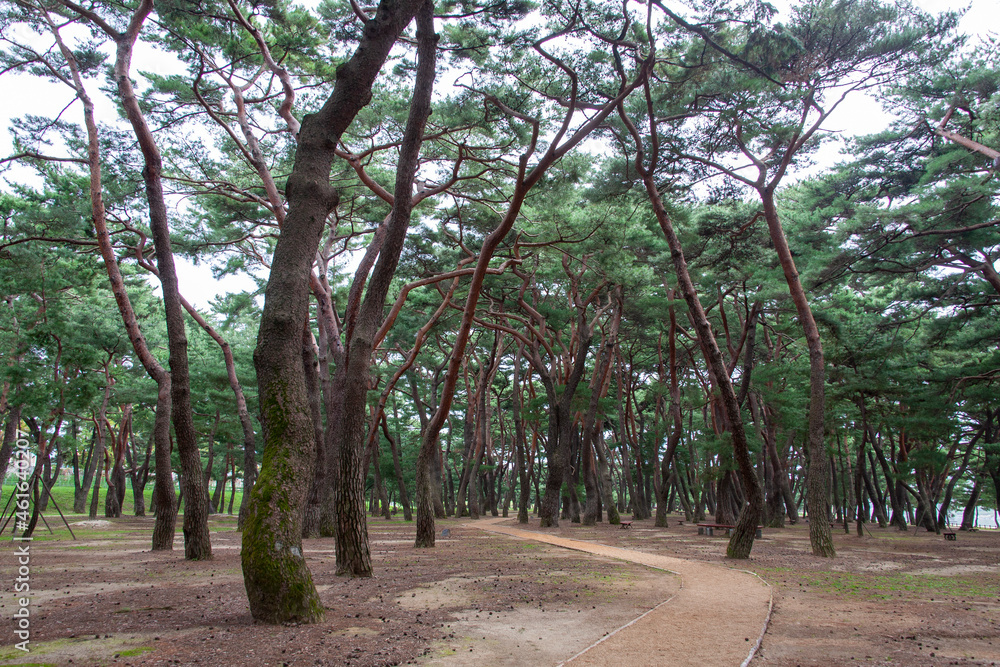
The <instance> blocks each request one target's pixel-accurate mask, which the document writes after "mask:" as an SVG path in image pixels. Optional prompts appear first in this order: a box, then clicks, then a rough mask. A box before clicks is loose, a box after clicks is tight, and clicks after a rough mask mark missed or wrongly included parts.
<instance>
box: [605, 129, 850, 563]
mask: <svg viewBox="0 0 1000 667" xmlns="http://www.w3.org/2000/svg"><path fill="white" fill-rule="evenodd" d="M620 115H621V116H622V118H623V120H625V122H626V125H627V126H628V127H629V132H630V133H631V134H632V137H633V139H634V140H635V142H636V146H637V156H636V166H637V169H638V170H639V173H640V175H641V176H642V180H643V184H644V185H645V187H646V194H647V195H648V197H649V200H650V202H651V203H652V205H653V212H654V214H655V215H656V219H657V222H659V224H660V229H661V230H662V231H663V233H664V236H666V238H667V243H668V245H669V246H670V257H671V259H672V260H673V264H674V270H675V272H676V273H677V282H678V284H679V285H680V289H681V294H682V295H683V296H684V300H685V302H686V303H687V305H688V309H689V312H690V314H691V317H692V319H693V321H694V323H695V330H696V331H697V334H698V340H699V341H700V343H701V346H702V349H703V350H704V351H705V358H706V359H705V360H706V362H707V364H708V367H709V370H710V372H711V375H712V376H713V378H714V381H715V386H716V387H717V388H718V390H719V391H720V392H721V394H722V404H723V410H724V412H725V415H726V419H727V422H728V424H727V425H728V427H729V429H730V432H731V434H732V443H733V454H734V456H735V458H736V462H737V465H738V466H739V470H740V477H741V479H742V481H743V486H744V489H745V492H746V496H747V504H746V506H745V507H744V508H743V510H742V511H741V512H740V516H739V518H738V519H737V521H736V528H735V529H734V530H733V534H732V536H731V537H730V540H729V546H728V547H727V549H726V555H727V556H728V557H729V558H748V557H749V556H750V551H751V550H752V548H753V541H754V536H755V534H756V532H757V524H758V523H759V521H760V518H761V515H762V513H763V509H764V494H763V490H762V489H761V486H760V482H759V480H758V479H757V474H756V472H755V471H754V468H753V462H752V460H751V459H750V447H749V444H748V442H747V438H746V431H745V430H744V427H743V416H742V414H741V413H740V408H739V403H738V401H737V398H736V393H735V391H734V390H733V384H732V381H731V379H730V376H729V372H728V369H727V367H726V365H725V363H724V362H723V360H722V353H721V351H720V350H719V346H718V344H717V342H716V340H715V335H714V334H713V332H712V328H711V325H710V324H709V322H708V318H707V317H706V315H705V311H704V309H703V308H702V305H701V301H699V299H698V294H697V292H696V291H695V287H694V283H693V282H692V280H691V276H690V274H689V272H688V268H687V261H686V260H685V258H684V252H683V250H682V248H681V243H680V240H679V239H678V237H677V234H676V233H675V231H674V228H673V222H672V221H671V219H670V216H669V214H668V213H667V210H666V208H665V207H664V205H663V201H662V199H661V197H660V194H659V190H658V189H657V187H656V182H655V181H654V179H653V169H654V168H655V164H656V154H655V152H654V154H653V158H652V163H653V164H652V165H651V166H650V167H649V168H647V167H646V166H645V165H644V164H643V161H644V159H645V158H644V157H643V153H642V150H641V146H642V137H640V136H639V133H638V131H637V130H636V129H635V126H634V125H632V123H631V121H629V120H628V119H627V117H625V115H624V109H620ZM653 122H655V121H653ZM652 131H653V133H654V134H655V128H653V130H652ZM820 408H821V410H822V405H820ZM820 415H821V419H820V426H821V427H822V411H821V412H820ZM827 529H828V530H829V526H827ZM831 544H832V543H831Z"/></svg>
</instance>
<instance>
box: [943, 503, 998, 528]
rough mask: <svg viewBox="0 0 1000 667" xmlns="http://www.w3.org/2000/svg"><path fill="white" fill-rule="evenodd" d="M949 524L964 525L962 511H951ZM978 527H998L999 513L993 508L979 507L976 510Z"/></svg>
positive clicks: (976, 524)
mask: <svg viewBox="0 0 1000 667" xmlns="http://www.w3.org/2000/svg"><path fill="white" fill-rule="evenodd" d="M948 525H950V526H961V525H962V513H961V512H949V513H948ZM975 527H976V528H994V529H995V528H997V515H996V514H995V513H994V512H993V510H991V509H986V508H985V507H979V508H977V510H976V522H975Z"/></svg>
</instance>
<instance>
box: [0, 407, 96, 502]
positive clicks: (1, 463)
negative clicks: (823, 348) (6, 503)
mask: <svg viewBox="0 0 1000 667" xmlns="http://www.w3.org/2000/svg"><path fill="white" fill-rule="evenodd" d="M23 408H24V406H23V405H22V404H21V403H16V404H13V405H11V406H10V408H9V409H8V411H7V419H6V421H5V422H4V427H3V444H2V445H0V484H3V480H4V479H6V478H7V467H8V466H9V465H10V457H11V454H12V453H13V452H14V443H15V442H17V435H18V429H20V427H21V410H22V409H23ZM88 482H89V480H88V481H87V482H84V484H85V485H87V486H89V484H88ZM84 501H86V492H85V493H84ZM82 510H83V508H82V507H81V508H80V509H79V510H76V509H74V511H77V512H79V511H82Z"/></svg>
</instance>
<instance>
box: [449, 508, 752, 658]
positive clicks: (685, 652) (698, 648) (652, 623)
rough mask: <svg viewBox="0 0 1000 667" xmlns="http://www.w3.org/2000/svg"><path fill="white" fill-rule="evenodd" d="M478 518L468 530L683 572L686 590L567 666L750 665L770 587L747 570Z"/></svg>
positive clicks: (500, 520) (503, 520)
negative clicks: (472, 528)
mask: <svg viewBox="0 0 1000 667" xmlns="http://www.w3.org/2000/svg"><path fill="white" fill-rule="evenodd" d="M507 521H508V520H506V519H492V520H481V521H477V522H475V523H474V524H467V525H468V526H469V527H475V528H479V529H481V530H486V531H490V532H494V533H501V534H503V535H509V536H511V537H517V538H521V539H526V540H535V541H537V542H544V543H546V544H552V545H555V546H559V547H564V548H566V549H574V550H577V551H583V552H586V553H592V554H596V555H599V556H604V557H607V558H617V559H620V560H625V561H629V562H632V563H638V564H640V565H645V566H647V567H652V568H657V569H660V570H666V571H669V572H673V573H675V574H677V575H679V576H680V578H681V581H682V584H681V590H680V591H679V592H678V593H677V594H676V595H674V596H673V597H671V598H670V599H668V600H665V601H663V602H662V603H661V604H659V605H658V606H656V607H655V608H653V609H651V610H650V611H648V612H647V613H645V614H643V615H642V616H640V617H639V618H637V619H635V620H634V621H632V622H631V623H629V624H627V625H625V626H623V627H621V628H619V629H618V630H617V631H615V632H613V633H611V634H609V635H608V636H606V637H604V638H603V639H601V640H600V641H598V642H597V643H595V644H593V645H592V646H590V647H589V648H587V649H585V650H583V651H581V652H580V653H578V654H577V655H576V656H574V657H572V658H570V659H569V660H567V661H566V662H565V663H563V664H571V665H573V667H577V666H579V667H583V666H585V665H612V664H627V665H663V664H670V665H677V666H678V667H681V666H685V665H691V666H692V667H704V666H705V665H746V664H747V663H749V661H750V659H751V658H752V657H753V654H754V652H755V651H756V650H757V647H758V646H759V645H760V641H761V639H762V638H763V636H764V630H765V629H766V627H767V621H768V618H769V616H770V611H771V604H772V599H771V589H770V587H769V586H768V585H767V584H766V583H765V582H764V581H763V580H762V579H760V578H759V577H757V576H756V575H754V574H751V573H749V572H744V571H741V570H734V569H730V568H725V567H719V566H717V565H709V564H706V563H699V562H695V561H690V560H682V559H680V558H672V557H670V556H658V555H655V554H648V553H643V552H641V551H634V550H631V549H620V548H618V547H609V546H606V545H603V544H597V543H593V542H584V541H582V540H573V539H568V538H563V537H556V536H554V535H548V534H545V533H538V532H534V531H527V530H521V529H518V528H512V527H510V526H507V525H501V524H503V523H504V522H507Z"/></svg>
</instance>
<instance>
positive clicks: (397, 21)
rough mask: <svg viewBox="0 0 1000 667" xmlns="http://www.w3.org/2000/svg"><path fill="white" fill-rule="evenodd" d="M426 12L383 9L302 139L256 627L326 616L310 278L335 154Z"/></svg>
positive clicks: (268, 356) (389, 3)
mask: <svg viewBox="0 0 1000 667" xmlns="http://www.w3.org/2000/svg"><path fill="white" fill-rule="evenodd" d="M421 4H423V0H384V1H383V2H382V3H380V5H379V7H378V10H377V12H376V15H375V18H374V19H372V20H370V21H369V22H368V23H367V24H366V26H365V30H364V35H363V37H362V40H361V43H360V44H359V45H358V48H357V50H356V51H355V53H354V55H353V56H352V57H351V58H350V59H349V60H348V61H346V62H345V63H343V64H342V65H340V67H339V68H338V69H337V81H336V85H335V86H334V90H333V93H332V94H331V95H330V97H329V99H327V101H326V103H325V104H324V105H323V107H322V108H321V109H320V110H319V111H318V112H317V113H315V114H312V115H308V116H306V117H305V118H304V119H303V121H302V126H301V130H300V132H299V143H298V146H297V149H296V153H295V164H294V166H293V169H292V173H291V175H290V176H289V179H288V183H287V185H286V188H285V195H286V198H287V200H288V204H289V210H288V216H287V217H286V218H285V223H284V225H283V226H282V228H281V234H280V236H279V237H278V242H277V245H276V247H275V252H274V257H273V259H272V264H271V274H270V278H269V280H268V284H267V289H266V292H265V301H264V312H263V316H262V318H261V324H260V330H259V332H258V336H257V348H256V350H255V352H254V364H255V366H256V369H257V382H258V392H259V394H258V395H259V400H260V407H261V418H262V425H263V434H264V456H263V461H262V463H261V468H260V473H259V474H258V477H257V482H256V484H255V485H254V488H253V490H252V491H251V495H250V500H249V505H248V507H247V511H246V518H245V520H244V525H243V551H242V564H243V577H244V584H245V586H246V590H247V597H248V598H249V600H250V611H251V614H252V615H253V617H254V619H255V620H259V621H264V622H268V623H287V622H313V621H316V620H319V619H320V618H321V617H322V605H321V604H320V601H319V596H318V594H317V593H316V588H315V586H314V585H313V582H312V575H311V574H310V572H309V568H308V567H307V566H306V562H305V559H304V558H303V555H302V515H303V510H304V505H305V502H306V496H307V494H308V490H309V485H308V480H310V479H311V477H312V466H313V459H314V456H315V432H314V430H313V420H312V416H311V411H310V406H309V398H308V393H307V390H306V380H305V372H304V369H303V367H302V360H301V332H302V330H303V327H304V326H305V323H306V320H307V318H308V314H309V313H308V311H309V303H308V298H309V284H310V274H311V270H312V263H313V259H314V257H315V254H316V249H317V248H318V247H319V242H320V238H321V234H322V231H323V227H324V225H325V224H326V219H327V216H328V215H329V214H330V212H331V211H333V209H334V207H335V206H336V205H337V202H338V196H337V192H336V191H335V190H334V189H333V187H331V185H330V169H331V166H332V164H333V160H334V157H335V148H336V145H337V143H338V142H339V140H340V137H341V135H342V134H343V133H344V131H345V130H346V129H347V127H348V126H349V125H350V123H351V122H352V121H353V119H354V117H355V116H356V115H357V114H358V112H359V111H360V110H361V109H362V107H364V105H365V104H367V103H368V101H369V100H370V99H371V88H372V84H373V83H374V81H375V77H376V76H377V75H378V73H379V71H380V70H381V68H382V65H383V63H384V62H385V59H386V58H387V57H388V54H389V50H390V49H391V48H392V46H393V44H395V42H396V39H397V38H398V37H399V35H400V34H401V33H402V31H403V29H404V28H405V27H406V25H407V24H408V23H409V22H410V20H411V19H412V18H413V15H414V14H415V13H416V11H417V8H418V7H419V6H420V5H421ZM362 511H363V510H362ZM338 518H339V517H338ZM339 549H340V540H338V550H339ZM338 562H339V559H338Z"/></svg>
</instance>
